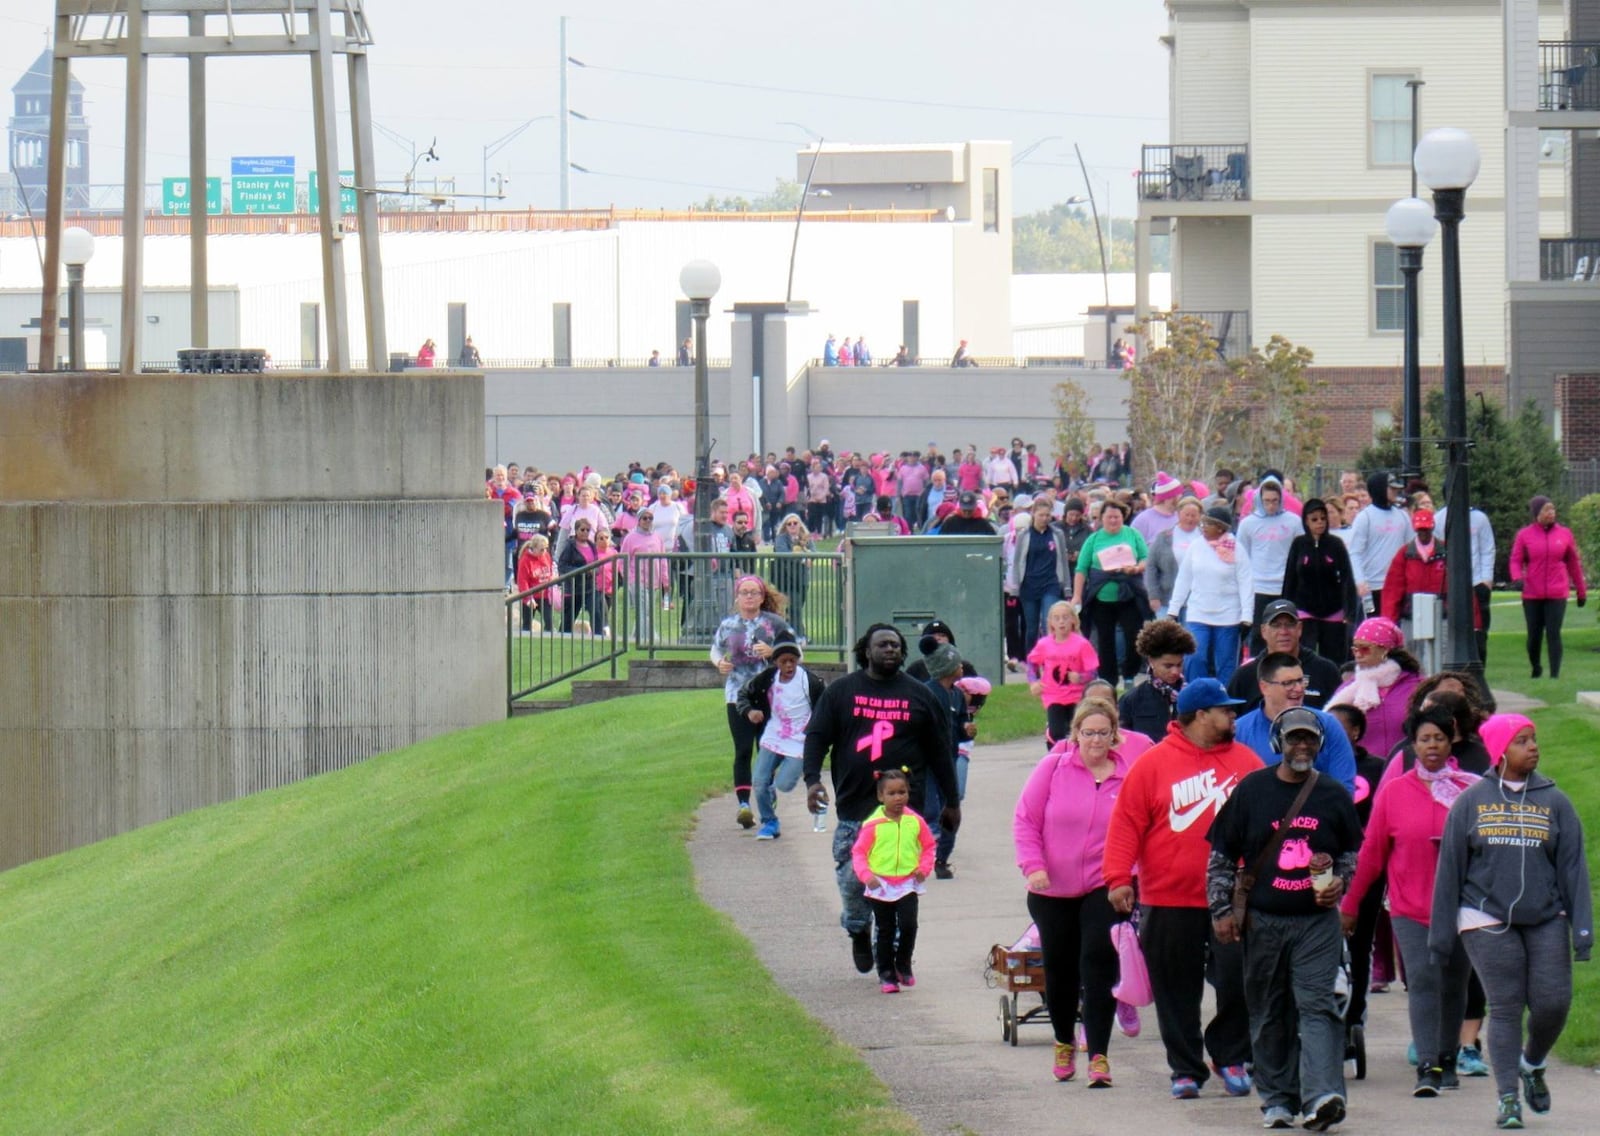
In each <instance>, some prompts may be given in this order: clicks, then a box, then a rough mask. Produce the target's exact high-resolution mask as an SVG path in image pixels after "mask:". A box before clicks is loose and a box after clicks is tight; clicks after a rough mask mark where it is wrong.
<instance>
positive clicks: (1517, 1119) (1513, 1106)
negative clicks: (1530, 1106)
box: [1494, 1093, 1522, 1128]
mask: <svg viewBox="0 0 1600 1136" xmlns="http://www.w3.org/2000/svg"><path fill="white" fill-rule="evenodd" d="M1494 1126H1495V1127H1496V1128H1521V1127H1522V1102H1521V1101H1519V1100H1517V1094H1516V1093H1507V1094H1506V1095H1505V1096H1503V1097H1501V1098H1500V1112H1499V1114H1498V1115H1497V1116H1496V1117H1495V1118H1494Z"/></svg>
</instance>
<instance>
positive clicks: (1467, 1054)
mask: <svg viewBox="0 0 1600 1136" xmlns="http://www.w3.org/2000/svg"><path fill="white" fill-rule="evenodd" d="M1456 1072H1457V1073H1460V1074H1461V1075H1462V1076H1463V1077H1487V1076H1488V1075H1489V1066H1487V1065H1485V1064H1484V1062H1483V1051H1482V1050H1481V1049H1479V1048H1478V1047H1477V1046H1476V1045H1463V1046H1462V1047H1461V1049H1460V1051H1459V1052H1458V1053H1457V1054H1456Z"/></svg>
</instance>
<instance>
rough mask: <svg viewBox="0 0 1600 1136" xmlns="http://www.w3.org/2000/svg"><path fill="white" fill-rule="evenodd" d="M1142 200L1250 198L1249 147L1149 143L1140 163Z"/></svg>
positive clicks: (1238, 144) (1229, 199)
mask: <svg viewBox="0 0 1600 1136" xmlns="http://www.w3.org/2000/svg"><path fill="white" fill-rule="evenodd" d="M1139 197H1140V199H1141V200H1143V201H1248V200H1250V147H1249V145H1248V144H1247V143H1244V142H1238V143H1233V144H1227V145H1216V146H1146V147H1144V155H1143V157H1142V159H1141V160H1140V164H1139Z"/></svg>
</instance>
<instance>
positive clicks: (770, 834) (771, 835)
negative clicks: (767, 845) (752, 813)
mask: <svg viewBox="0 0 1600 1136" xmlns="http://www.w3.org/2000/svg"><path fill="white" fill-rule="evenodd" d="M782 835H783V834H782V833H781V832H779V831H778V822H777V821H775V820H769V821H767V822H765V823H764V824H763V825H762V826H761V827H760V828H758V829H756V839H757V840H776V839H778V837H780V836H782Z"/></svg>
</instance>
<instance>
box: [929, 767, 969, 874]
mask: <svg viewBox="0 0 1600 1136" xmlns="http://www.w3.org/2000/svg"><path fill="white" fill-rule="evenodd" d="M971 762H972V759H971V758H969V757H967V756H966V755H965V754H957V755H956V791H957V792H958V793H959V794H960V797H959V798H958V802H959V801H964V800H966V799H967V766H968V765H970V764H971ZM944 806H945V800H944V795H943V794H942V793H940V792H939V783H938V782H937V781H935V780H934V779H933V777H932V776H931V775H930V776H929V778H928V784H927V787H926V788H924V789H923V791H922V810H923V811H922V819H923V820H925V821H927V822H928V831H929V832H931V833H933V839H934V841H935V843H936V845H937V847H936V848H935V850H934V854H933V858H934V860H935V861H936V862H938V863H940V864H946V863H949V861H950V853H952V852H954V851H955V849H956V834H955V833H953V832H946V831H945V830H944V828H943V827H942V826H941V825H940V824H939V814H940V813H942V812H943V811H944Z"/></svg>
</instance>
